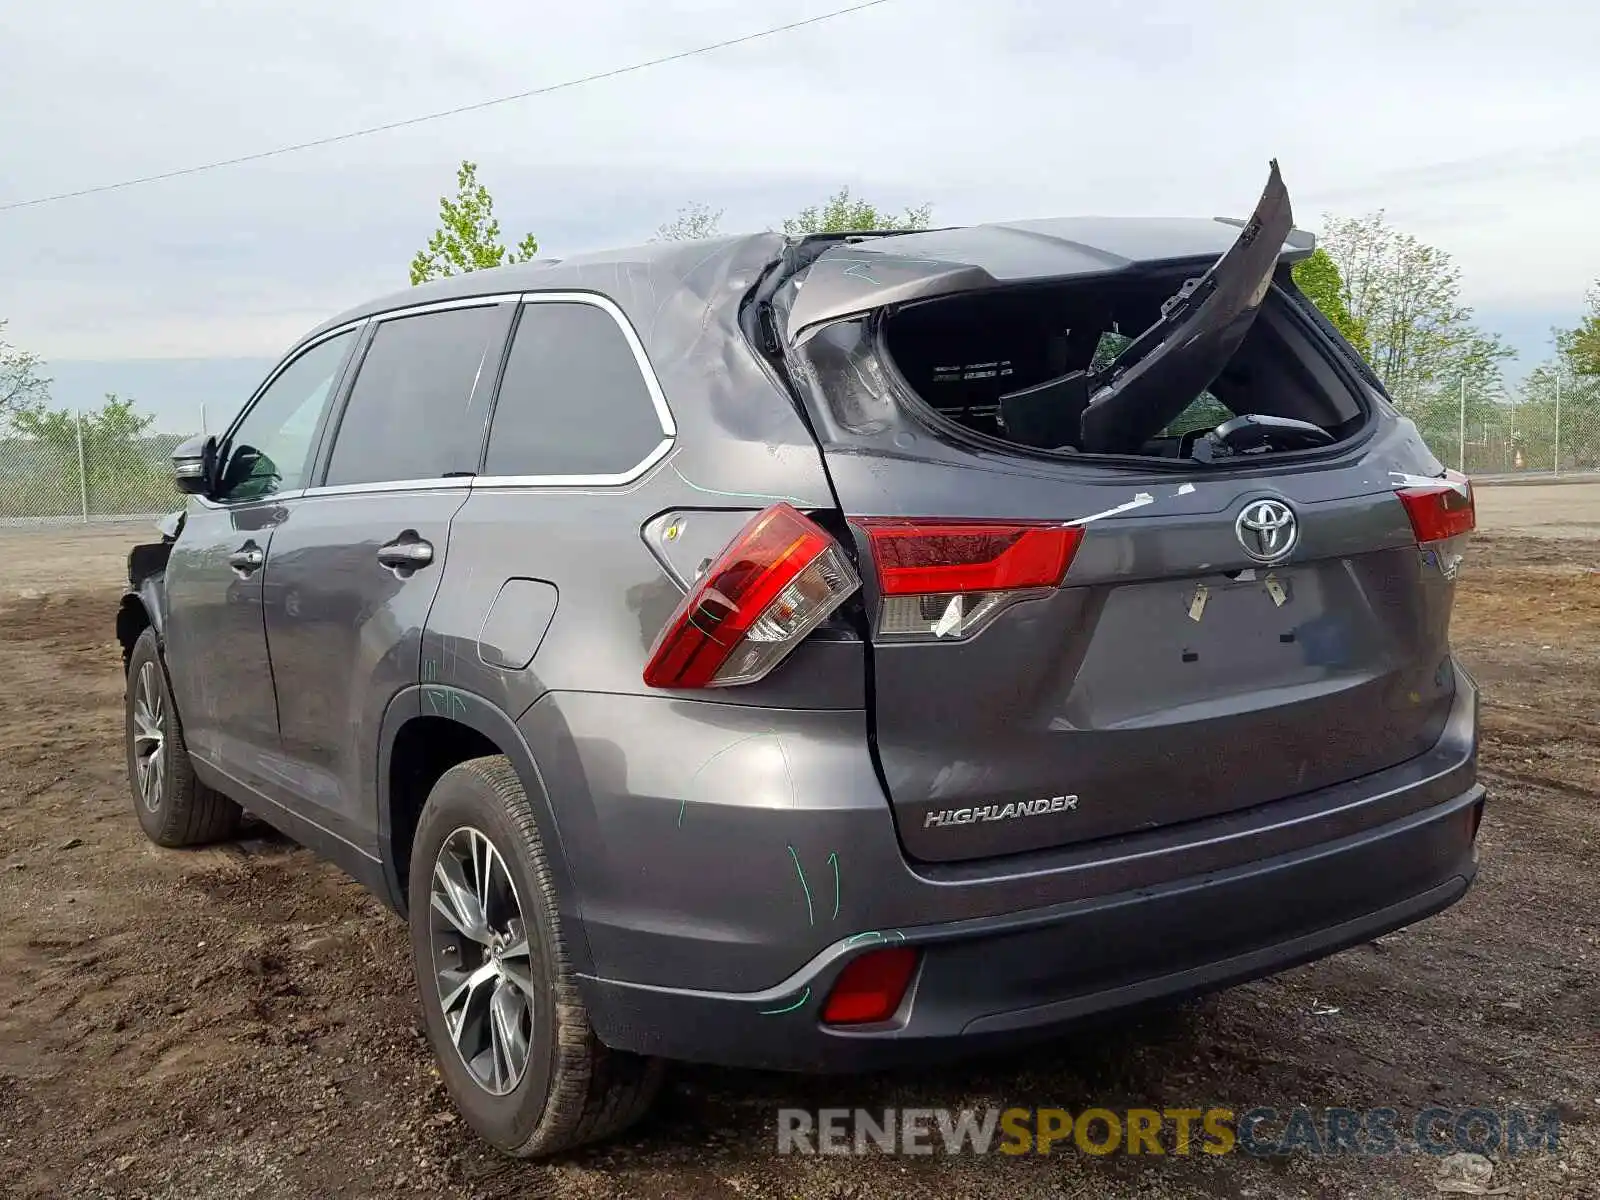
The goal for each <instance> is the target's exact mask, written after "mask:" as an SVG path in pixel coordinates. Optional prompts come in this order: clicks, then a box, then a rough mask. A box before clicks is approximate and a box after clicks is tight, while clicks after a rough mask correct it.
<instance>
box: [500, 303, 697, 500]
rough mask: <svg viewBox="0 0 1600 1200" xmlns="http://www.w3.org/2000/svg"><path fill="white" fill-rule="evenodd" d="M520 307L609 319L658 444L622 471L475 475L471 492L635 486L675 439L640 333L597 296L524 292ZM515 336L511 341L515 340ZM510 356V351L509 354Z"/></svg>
mask: <svg viewBox="0 0 1600 1200" xmlns="http://www.w3.org/2000/svg"><path fill="white" fill-rule="evenodd" d="M518 303H520V304H524V305H526V304H587V305H589V306H591V307H593V308H598V309H600V310H601V311H602V312H604V313H605V314H606V315H607V316H609V317H610V318H611V319H612V321H614V322H615V323H616V325H617V328H618V329H620V330H621V331H622V339H623V341H625V342H626V343H627V344H628V349H629V350H630V351H632V352H633V361H634V365H635V366H636V367H637V368H638V370H639V374H640V376H642V377H643V379H644V386H645V392H646V393H647V394H648V395H649V397H650V406H651V407H652V408H653V409H654V410H655V414H656V421H657V422H658V424H659V425H660V427H661V440H660V441H658V442H657V443H656V444H655V445H654V446H652V447H651V448H650V450H649V451H648V452H647V453H646V454H645V456H644V457H643V458H641V459H640V460H639V461H638V462H636V463H634V465H633V466H631V467H629V468H627V469H626V470H624V471H615V472H610V473H606V474H593V473H591V474H583V475H478V476H475V477H474V478H473V479H472V480H471V481H470V482H471V484H472V487H473V490H477V489H478V488H593V487H604V488H614V487H625V486H626V485H628V484H630V483H633V482H635V481H636V480H638V479H640V478H642V477H643V476H644V475H645V474H646V473H648V472H649V471H650V470H651V468H653V467H655V466H656V465H657V464H658V463H660V462H661V460H662V459H664V458H666V456H667V454H668V453H669V452H670V451H671V450H672V447H673V446H674V445H675V444H676V442H677V439H678V423H677V421H676V419H675V418H674V417H673V415H672V408H671V407H670V406H669V405H668V404H667V397H666V393H665V392H664V391H662V388H661V380H660V379H658V378H657V377H656V372H655V368H654V367H653V366H652V365H651V364H650V356H649V355H648V354H647V353H646V352H645V348H644V342H643V341H641V340H640V338H639V333H638V331H637V330H636V329H634V327H633V323H632V322H631V321H629V320H628V317H627V314H626V313H624V312H623V311H622V309H621V308H620V307H619V306H618V305H617V303H616V302H615V301H614V300H612V299H611V298H610V297H608V296H602V295H601V294H600V293H599V292H576V291H560V292H524V293H522V295H521V296H520V297H519V298H518ZM515 336H516V334H515V332H513V334H512V337H513V339H515ZM507 352H508V353H509V347H508V351H507ZM504 382H505V381H504V379H503V378H502V379H501V380H500V381H499V384H498V385H497V386H496V388H495V395H494V404H495V406H496V407H498V406H499V402H500V386H503V384H504ZM489 436H490V437H491V438H492V437H493V436H494V415H493V411H492V410H491V413H490V417H489Z"/></svg>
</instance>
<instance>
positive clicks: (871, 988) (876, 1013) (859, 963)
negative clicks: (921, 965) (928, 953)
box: [822, 946, 917, 1025]
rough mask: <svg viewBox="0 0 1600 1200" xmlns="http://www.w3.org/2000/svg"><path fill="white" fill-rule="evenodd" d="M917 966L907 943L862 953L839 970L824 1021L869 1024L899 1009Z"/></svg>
mask: <svg viewBox="0 0 1600 1200" xmlns="http://www.w3.org/2000/svg"><path fill="white" fill-rule="evenodd" d="M916 969H917V952H916V951H915V950H912V949H910V948H909V947H906V946H895V947H894V948H892V949H889V950H874V951H872V952H871V953H869V954H863V955H862V956H861V957H860V958H858V959H856V960H855V961H854V962H852V963H850V965H849V966H847V967H845V969H844V970H843V971H841V972H839V978H838V980H836V981H835V983H834V985H833V990H832V991H830V992H829V993H828V1003H827V1004H826V1005H824V1006H823V1009H822V1020H823V1023H824V1024H826V1025H872V1024H876V1023H878V1022H879V1021H887V1020H888V1019H889V1018H890V1017H892V1016H894V1014H895V1013H896V1012H898V1011H899V1010H900V1002H901V1001H902V1000H903V999H905V994H906V988H908V987H910V986H911V976H912V974H913V972H915V971H916Z"/></svg>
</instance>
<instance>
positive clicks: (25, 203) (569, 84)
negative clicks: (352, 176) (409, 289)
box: [0, 0, 891, 212]
mask: <svg viewBox="0 0 1600 1200" xmlns="http://www.w3.org/2000/svg"><path fill="white" fill-rule="evenodd" d="M890 2H891V0H862V2H861V3H859V4H852V5H849V6H848V7H846V8H836V9H834V10H833V11H831V12H825V13H819V14H818V15H817V16H814V17H806V18H805V19H804V20H800V21H790V22H789V23H788V24H787V25H774V26H773V27H772V28H771V29H763V30H760V31H759V32H756V33H747V34H744V35H742V36H740V37H735V38H727V39H725V40H724V41H720V42H712V43H710V44H709V45H705V46H696V47H695V48H694V49H693V50H680V51H678V52H677V53H676V54H666V55H663V56H662V57H660V58H651V59H647V60H645V61H644V62H637V63H632V64H630V65H628V66H626V67H615V68H613V69H612V70H609V71H598V72H596V73H595V74H593V75H584V76H581V77H579V78H577V79H567V80H563V81H562V82H561V83H552V84H548V85H547V86H545V87H538V88H530V89H529V90H527V91H525V92H515V93H513V94H512V95H509V96H496V97H495V98H494V99H492V100H479V101H478V102H476V103H475V104H463V105H460V106H459V107H457V108H446V109H442V110H440V111H439V112H431V113H424V114H422V115H421V116H416V117H406V118H405V119H404V120H400V121H389V122H386V123H385V124H383V125H369V126H367V127H366V128H365V129H352V130H350V131H349V132H348V133H336V134H332V135H330V136H328V137H321V138H314V139H313V140H311V141H309V142H296V143H294V144H293V145H290V146H279V147H277V148H276V149H273V150H260V151H257V152H256V153H254V154H241V155H239V156H238V157H237V158H223V159H218V160H217V161H216V162H208V163H200V164H199V165H197V166H193V167H181V168H179V169H178V170H175V171H162V172H159V173H158V174H155V175H141V176H139V177H138V178H137V179H124V180H121V181H119V182H117V183H102V184H97V185H96V186H94V187H87V188H79V189H78V190H77V191H75V192H57V193H56V194H55V195H52V196H37V197H35V198H34V199H32V200H12V201H9V202H8V203H5V204H0V212H9V211H11V210H12V209H18V208H35V207H37V206H38V205H41V204H54V203H55V202H56V201H58V200H73V199H76V198H77V197H79V196H94V195H98V194H99V193H101V192H116V191H121V190H122V189H123V188H131V187H138V186H140V185H141V184H146V183H158V182H160V181H161V180H163V179H178V178H181V177H182V176H185V175H198V174H200V173H201V172H203V171H216V170H219V169H221V168H222V167H236V166H239V165H240V164H242V163H251V162H260V161H261V160H262V159H265V158H277V157H278V156H279V155H282V154H295V153H298V152H299V151H301V150H314V149H316V148H317V147H319V146H332V145H334V144H336V143H338V142H348V141H353V140H354V139H356V138H363V137H371V136H372V135H373V134H375V133H388V132H390V131H391V130H395V129H406V128H408V127H410V126H412V125H422V124H425V123H426V122H428V121H440V120H443V119H444V118H445V117H458V116H460V115H461V114H462V113H469V112H477V111H478V110H479V109H484V108H493V107H495V106H496V105H499V104H510V103H512V102H513V101H516V100H528V99H531V98H532V97H534V96H548V95H549V94H550V93H551V92H561V91H565V90H567V89H568V88H575V87H581V86H583V85H584V84H586V83H598V82H599V81H600V80H602V79H615V78H617V77H618V76H619V75H631V74H633V73H634V72H636V71H644V70H647V69H648V68H650V67H659V66H663V65H665V64H666V63H672V62H679V61H681V60H682V59H685V58H694V57H696V56H698V55H701V54H710V53H711V52H712V51H714V50H726V49H727V48H728V47H730V46H742V45H744V44H745V43H746V42H756V41H760V40H761V39H762V38H769V37H775V36H777V35H778V34H780V33H789V32H790V31H792V30H795V29H803V28H805V27H806V26H808V25H820V24H821V23H822V22H824V21H831V20H833V19H834V18H836V17H844V16H849V15H850V14H851V13H858V12H861V11H862V10H864V9H868V8H877V7H878V6H879V5H881V4H888V3H890Z"/></svg>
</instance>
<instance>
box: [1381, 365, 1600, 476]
mask: <svg viewBox="0 0 1600 1200" xmlns="http://www.w3.org/2000/svg"><path fill="white" fill-rule="evenodd" d="M1530 393H1531V394H1524V395H1509V394H1506V393H1505V392H1503V391H1496V392H1492V393H1485V392H1480V391H1474V389H1473V388H1471V387H1470V386H1468V387H1466V388H1459V387H1458V388H1455V389H1438V390H1434V391H1431V392H1417V393H1413V394H1410V395H1407V394H1404V393H1401V394H1398V395H1396V397H1395V404H1396V407H1398V408H1399V409H1400V411H1401V412H1403V413H1404V414H1405V415H1406V416H1408V417H1410V418H1411V419H1412V420H1413V421H1415V422H1416V424H1417V428H1418V430H1419V431H1420V432H1421V434H1422V437H1423V440H1424V441H1426V442H1427V443H1428V448H1429V449H1431V450H1432V451H1433V452H1434V454H1435V455H1437V456H1438V458H1439V460H1440V461H1441V462H1443V463H1444V464H1445V465H1446V466H1451V467H1456V468H1458V469H1459V470H1463V471H1465V472H1466V473H1467V474H1468V475H1473V476H1478V477H1489V476H1496V475H1508V476H1515V475H1568V474H1587V473H1592V472H1596V471H1600V379H1578V380H1568V381H1566V382H1565V383H1563V385H1562V386H1561V387H1559V388H1557V387H1555V386H1554V385H1553V381H1541V386H1539V387H1538V388H1537V389H1530Z"/></svg>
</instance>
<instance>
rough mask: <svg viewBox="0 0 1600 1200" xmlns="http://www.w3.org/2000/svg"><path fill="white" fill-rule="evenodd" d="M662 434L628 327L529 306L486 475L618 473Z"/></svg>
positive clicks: (578, 306) (551, 306)
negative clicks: (627, 330)
mask: <svg viewBox="0 0 1600 1200" xmlns="http://www.w3.org/2000/svg"><path fill="white" fill-rule="evenodd" d="M664 436H665V434H664V433H663V432H662V428H661V418H660V416H659V415H657V413H656V410H655V405H654V402H653V401H652V399H651V396H650V389H649V387H648V386H647V385H646V383H645V379H644V375H643V373H642V372H641V370H640V367H639V360H638V359H637V358H636V357H635V356H634V353H633V347H632V346H631V345H629V343H628V339H627V337H626V335H624V334H623V332H622V326H621V325H619V324H618V323H617V320H616V318H615V317H613V316H612V315H611V314H610V313H609V312H607V311H606V310H605V309H603V308H600V307H598V306H597V305H594V304H585V303H582V302H578V301H541V302H539V303H537V304H525V305H523V308H522V316H521V317H520V318H519V320H518V322H517V332H516V337H515V339H514V340H513V341H512V343H511V353H510V354H509V355H508V356H507V358H506V371H505V378H504V380H503V381H502V382H501V384H500V395H499V397H498V398H497V399H496V400H495V406H494V421H493V423H492V424H491V425H490V426H489V448H488V457H487V460H486V461H485V463H484V471H485V472H486V473H487V474H489V475H542V476H549V475H566V476H570V475H620V474H625V473H626V472H628V471H630V470H632V469H633V468H634V467H636V466H638V465H639V464H640V463H641V462H643V461H644V459H645V457H646V456H647V455H648V454H649V453H650V451H652V450H653V449H655V448H656V446H658V445H660V443H661V439H662V438H663V437H664Z"/></svg>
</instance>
